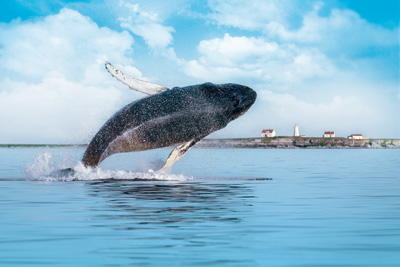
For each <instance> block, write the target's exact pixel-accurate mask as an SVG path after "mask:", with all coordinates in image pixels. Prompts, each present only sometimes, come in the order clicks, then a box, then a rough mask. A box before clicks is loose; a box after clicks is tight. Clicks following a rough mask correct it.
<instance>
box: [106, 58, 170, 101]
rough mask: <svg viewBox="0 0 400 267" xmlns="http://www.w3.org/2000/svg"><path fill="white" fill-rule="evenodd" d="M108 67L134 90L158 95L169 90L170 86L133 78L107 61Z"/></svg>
mask: <svg viewBox="0 0 400 267" xmlns="http://www.w3.org/2000/svg"><path fill="white" fill-rule="evenodd" d="M106 69H107V70H108V72H109V73H110V74H111V75H112V76H113V77H115V78H116V79H117V80H119V81H121V82H122V83H124V84H126V85H128V86H129V88H130V89H132V90H135V91H139V92H142V93H145V94H148V95H156V94H159V93H162V92H164V91H167V90H169V88H168V87H165V86H162V85H158V84H155V83H151V82H146V81H142V80H138V79H135V78H132V77H130V76H128V75H126V74H125V73H123V72H122V71H120V70H118V69H117V68H115V67H114V66H113V65H111V64H110V63H109V62H107V63H106Z"/></svg>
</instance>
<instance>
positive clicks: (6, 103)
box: [0, 9, 141, 143]
mask: <svg viewBox="0 0 400 267" xmlns="http://www.w3.org/2000/svg"><path fill="white" fill-rule="evenodd" d="M132 44H133V38H132V37H131V36H130V35H129V34H128V33H127V32H115V31H112V30H110V29H108V28H100V27H98V25H97V24H96V23H94V22H93V21H92V20H90V19H89V18H88V17H85V16H82V15H81V14H80V13H78V12H76V11H73V10H70V9H63V10H61V11H60V13H59V14H56V15H51V16H47V17H45V18H43V19H40V20H36V21H20V20H16V21H13V22H12V23H11V24H3V25H1V26H0V59H1V62H2V65H1V66H0V71H1V73H2V74H1V76H0V95H1V96H0V121H1V124H2V125H3V127H1V130H0V143H21V142H44V143H46V142H60V143H67V142H87V141H88V140H90V136H91V135H92V134H94V132H95V131H96V130H97V129H98V127H99V126H101V124H102V123H103V122H104V121H105V120H106V119H107V118H108V117H109V116H110V115H111V114H112V113H113V112H114V111H115V110H116V109H117V108H118V107H120V106H121V103H122V102H126V101H127V100H129V99H127V100H125V99H121V96H122V95H124V94H125V90H126V91H128V90H127V89H125V88H124V87H123V86H122V85H121V87H123V89H122V90H119V87H118V86H119V85H118V83H116V82H115V80H114V79H112V77H111V76H109V74H108V73H107V72H106V71H105V69H104V63H105V62H106V61H108V60H110V61H113V62H119V63H121V64H122V66H123V65H125V64H126V65H133V63H134V62H133V61H132V59H131V58H130V57H128V55H129V54H130V53H131V52H132V51H131V49H132V48H131V47H132ZM120 66H121V65H120ZM128 71H129V72H131V73H134V75H135V76H136V77H141V73H140V71H139V70H137V69H136V68H134V67H131V68H130V69H128ZM131 99H132V98H131ZM4 126H6V127H4Z"/></svg>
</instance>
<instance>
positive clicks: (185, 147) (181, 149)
mask: <svg viewBox="0 0 400 267" xmlns="http://www.w3.org/2000/svg"><path fill="white" fill-rule="evenodd" d="M196 143H197V140H190V141H189V142H187V143H184V144H181V145H179V146H177V147H175V148H174V150H172V152H171V154H169V156H168V158H167V161H166V162H165V164H164V166H163V167H162V168H161V169H159V170H158V171H157V173H159V174H166V173H169V172H171V169H172V166H173V165H174V164H175V162H177V161H178V160H180V159H181V158H182V157H183V155H185V153H186V152H188V151H189V149H190V148H191V147H192V146H194V144H196Z"/></svg>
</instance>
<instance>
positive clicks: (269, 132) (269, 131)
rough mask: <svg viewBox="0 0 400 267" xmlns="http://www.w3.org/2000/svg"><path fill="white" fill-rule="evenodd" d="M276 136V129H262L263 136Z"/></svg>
mask: <svg viewBox="0 0 400 267" xmlns="http://www.w3.org/2000/svg"><path fill="white" fill-rule="evenodd" d="M275 136H276V132H275V130H272V129H267V130H262V131H261V137H275Z"/></svg>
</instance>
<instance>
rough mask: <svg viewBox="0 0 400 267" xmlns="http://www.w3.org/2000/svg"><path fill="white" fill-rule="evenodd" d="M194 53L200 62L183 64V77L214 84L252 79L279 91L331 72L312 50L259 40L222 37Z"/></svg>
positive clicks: (206, 42)
mask: <svg viewBox="0 0 400 267" xmlns="http://www.w3.org/2000/svg"><path fill="white" fill-rule="evenodd" d="M198 51H199V53H200V55H201V56H200V58H199V59H198V60H191V61H189V62H187V64H186V65H184V71H185V73H186V74H188V75H191V76H193V77H196V78H201V79H204V80H210V81H214V82H227V81H241V80H245V79H252V80H253V82H254V80H256V81H257V82H264V83H265V82H267V83H272V84H274V85H275V86H277V87H281V86H283V84H291V83H294V82H299V81H302V80H304V79H308V78H316V77H324V76H327V75H331V74H332V73H333V72H334V71H335V70H334V68H333V66H332V64H331V63H330V61H329V60H328V59H327V58H326V57H325V56H324V55H323V54H321V53H319V52H318V51H317V50H315V49H299V48H297V47H296V46H293V45H278V44H277V43H276V42H269V41H266V40H264V39H263V38H262V37H260V38H255V37H245V36H241V37H232V36H230V35H229V34H225V36H224V38H215V39H212V40H204V41H201V42H200V44H199V46H198ZM277 89H278V88H277Z"/></svg>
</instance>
